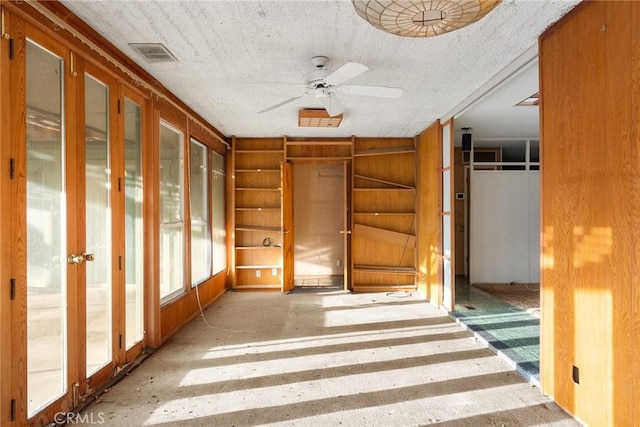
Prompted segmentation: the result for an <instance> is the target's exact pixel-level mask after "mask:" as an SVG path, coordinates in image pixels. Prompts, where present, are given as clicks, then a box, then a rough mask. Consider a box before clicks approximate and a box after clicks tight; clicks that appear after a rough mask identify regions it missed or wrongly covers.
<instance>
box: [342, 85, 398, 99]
mask: <svg viewBox="0 0 640 427" xmlns="http://www.w3.org/2000/svg"><path fill="white" fill-rule="evenodd" d="M335 90H337V91H339V92H340V93H347V94H350V95H364V96H379V97H382V98H399V97H400V96H402V93H403V90H402V88H399V87H384V86H359V85H343V86H340V87H338V88H336V89H335Z"/></svg>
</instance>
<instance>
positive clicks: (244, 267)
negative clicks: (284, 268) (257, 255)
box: [236, 264, 280, 270]
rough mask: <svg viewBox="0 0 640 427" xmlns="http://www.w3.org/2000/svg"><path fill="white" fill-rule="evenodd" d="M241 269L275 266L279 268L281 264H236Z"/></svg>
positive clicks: (263, 268)
mask: <svg viewBox="0 0 640 427" xmlns="http://www.w3.org/2000/svg"><path fill="white" fill-rule="evenodd" d="M236 268H237V269H239V270H271V269H274V268H277V269H279V268H280V264H255V265H236Z"/></svg>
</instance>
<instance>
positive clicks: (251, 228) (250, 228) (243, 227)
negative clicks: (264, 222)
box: [236, 225, 281, 232]
mask: <svg viewBox="0 0 640 427" xmlns="http://www.w3.org/2000/svg"><path fill="white" fill-rule="evenodd" d="M236 231H277V232H280V231H281V229H280V227H262V226H258V225H236Z"/></svg>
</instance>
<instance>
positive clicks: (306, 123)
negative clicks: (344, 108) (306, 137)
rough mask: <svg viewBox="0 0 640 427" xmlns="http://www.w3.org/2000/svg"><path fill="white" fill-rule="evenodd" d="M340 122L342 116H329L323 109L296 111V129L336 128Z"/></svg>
mask: <svg viewBox="0 0 640 427" xmlns="http://www.w3.org/2000/svg"><path fill="white" fill-rule="evenodd" d="M341 122H342V114H339V115H337V116H333V117H331V116H329V113H327V110H325V109H304V110H298V127H301V128H337V127H338V126H340V123H341Z"/></svg>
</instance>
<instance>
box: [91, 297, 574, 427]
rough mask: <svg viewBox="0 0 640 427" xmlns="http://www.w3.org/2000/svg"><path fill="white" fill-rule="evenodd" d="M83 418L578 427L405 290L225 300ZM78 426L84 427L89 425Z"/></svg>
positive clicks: (140, 422)
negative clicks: (385, 292)
mask: <svg viewBox="0 0 640 427" xmlns="http://www.w3.org/2000/svg"><path fill="white" fill-rule="evenodd" d="M205 317H206V319H207V321H208V323H209V324H210V325H212V326H213V327H210V326H208V325H206V324H205V323H204V321H203V319H202V318H201V317H198V318H197V319H195V320H194V321H193V322H191V323H190V324H189V325H188V326H187V327H186V328H184V329H183V330H182V331H180V332H179V333H178V334H177V335H175V336H174V337H173V338H171V340H169V342H167V343H166V344H165V345H164V346H163V347H161V348H160V349H159V350H158V351H156V353H155V354H153V355H152V356H151V357H150V358H149V359H148V360H147V361H145V362H144V363H143V364H142V366H140V367H139V368H137V369H136V370H135V371H133V372H132V373H131V375H130V376H128V377H126V378H125V379H124V380H123V381H121V382H120V383H119V384H117V385H116V386H114V387H113V388H112V389H110V390H109V391H108V392H107V393H105V394H103V395H102V397H101V399H100V400H99V401H98V402H96V403H94V404H92V405H91V406H90V407H89V408H88V409H87V411H86V413H85V414H82V416H84V417H85V418H84V419H85V420H91V419H92V420H94V422H95V421H100V420H104V421H105V422H104V425H108V426H145V425H149V426H216V427H217V426H248V425H281V426H305V427H306V426H354V427H355V426H358V427H361V426H385V427H390V426H421V425H435V426H474V427H475V426H496V427H501V426H539V425H552V426H577V425H579V424H578V423H577V422H576V421H575V420H573V419H572V418H571V417H569V416H568V415H567V414H566V413H565V412H564V411H562V409H560V408H559V407H558V406H557V405H555V404H554V403H553V402H551V401H550V400H549V399H548V398H545V397H544V396H542V395H541V394H540V391H539V390H538V389H536V388H533V387H531V386H530V385H529V384H528V383H526V382H525V381H524V380H523V379H522V378H521V377H520V376H519V375H518V374H517V373H516V372H514V371H512V370H511V369H510V368H509V367H508V366H507V365H506V364H505V363H504V362H503V361H502V360H501V359H499V358H498V357H497V356H495V355H494V354H493V353H492V352H491V351H489V350H487V349H485V348H483V347H482V346H481V345H480V344H478V343H477V342H476V341H475V340H474V339H473V338H472V337H471V336H470V335H469V334H468V333H467V332H465V331H464V330H463V329H462V328H461V327H459V326H458V325H457V324H455V323H453V322H452V321H451V320H450V319H449V318H448V317H446V316H445V315H444V314H443V313H442V312H441V311H439V310H436V309H435V308H433V307H431V306H430V305H429V304H427V303H425V302H424V301H423V300H420V299H419V298H418V297H416V296H415V295H411V294H407V293H393V294H344V293H342V292H340V291H335V290H334V291H327V290H324V291H323V290H300V291H294V292H293V293H291V294H288V295H280V294H271V293H235V292H230V293H227V294H225V295H223V296H222V297H221V298H220V299H219V300H218V301H217V302H216V303H214V304H213V305H212V306H211V307H210V308H209V309H208V310H206V311H205ZM85 425H90V424H89V423H86V424H85Z"/></svg>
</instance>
